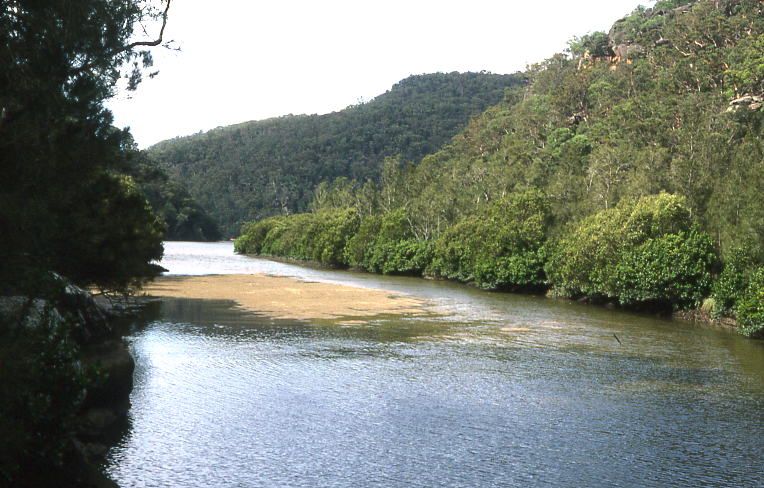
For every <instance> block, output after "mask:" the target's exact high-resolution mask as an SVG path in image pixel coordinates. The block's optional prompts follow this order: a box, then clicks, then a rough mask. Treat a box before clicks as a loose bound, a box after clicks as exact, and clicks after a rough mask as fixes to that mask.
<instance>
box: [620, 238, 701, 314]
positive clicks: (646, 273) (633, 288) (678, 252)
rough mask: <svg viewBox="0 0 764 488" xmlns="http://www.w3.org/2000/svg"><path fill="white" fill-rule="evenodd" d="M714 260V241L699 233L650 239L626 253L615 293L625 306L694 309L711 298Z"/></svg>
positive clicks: (621, 261) (622, 260) (621, 262)
mask: <svg viewBox="0 0 764 488" xmlns="http://www.w3.org/2000/svg"><path fill="white" fill-rule="evenodd" d="M715 260H716V256H715V254H714V248H713V244H712V243H711V239H710V238H709V237H708V236H707V235H706V234H703V233H699V232H697V231H696V230H691V231H689V232H680V233H677V234H667V235H664V236H662V237H659V238H657V239H649V240H648V241H647V242H645V243H644V244H641V245H639V246H637V247H635V248H632V249H629V250H627V251H625V252H624V254H623V257H622V259H621V260H620V262H619V263H618V265H617V266H616V270H615V271H616V288H615V292H616V294H617V296H618V300H619V302H620V303H621V304H622V305H632V304H637V303H670V304H674V305H677V306H679V307H683V308H684V307H691V306H695V305H697V304H699V303H701V302H702V301H703V299H704V298H705V297H706V296H707V295H708V292H709V290H710V286H711V272H710V270H711V266H712V265H713V263H714V262H715Z"/></svg>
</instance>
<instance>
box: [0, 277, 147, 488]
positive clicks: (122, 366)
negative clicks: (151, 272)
mask: <svg viewBox="0 0 764 488" xmlns="http://www.w3.org/2000/svg"><path fill="white" fill-rule="evenodd" d="M54 279H55V281H57V282H58V284H59V285H60V286H57V288H58V289H60V290H61V291H60V292H59V293H57V294H56V295H55V297H54V298H51V297H50V296H49V297H48V298H47V299H41V298H36V299H29V298H27V297H22V296H10V297H0V326H3V327H18V326H20V327H22V328H26V329H29V331H30V333H34V331H35V330H36V329H37V330H40V329H39V328H41V327H50V328H51V329H50V330H56V328H58V327H59V326H64V325H65V327H66V330H67V337H69V339H67V340H73V341H74V342H75V343H76V344H77V346H76V350H78V351H79V353H78V354H77V361H76V363H75V365H76V368H79V371H86V372H95V375H94V376H93V377H91V380H90V381H89V382H88V383H87V386H86V389H85V390H84V391H83V392H82V396H81V401H80V403H79V407H76V405H75V408H79V413H78V415H77V419H76V422H75V432H74V436H73V437H72V438H71V439H70V442H69V448H68V450H67V451H66V453H65V454H64V456H65V459H66V460H67V461H66V463H65V469H64V471H65V473H63V474H62V476H64V477H66V478H68V479H67V481H66V482H63V483H62V484H61V486H98V487H100V486H116V485H114V484H113V483H111V482H110V481H109V480H108V479H107V478H106V477H104V476H103V475H102V474H100V470H99V469H98V468H97V467H98V466H99V465H100V464H101V462H102V461H103V456H104V455H105V454H106V452H107V450H108V446H109V445H111V444H112V443H113V442H114V441H115V440H116V439H117V438H118V436H119V435H120V433H121V432H122V431H123V429H124V427H125V426H126V424H127V413H128V410H129V406H130V393H131V391H132V387H133V371H134V369H135V362H134V360H133V358H132V356H131V355H130V353H129V351H128V349H127V346H126V345H125V343H124V341H123V340H122V339H121V337H120V333H119V331H118V330H117V328H116V327H115V326H114V324H115V313H114V311H113V310H114V309H112V308H110V307H105V306H103V304H99V303H98V302H97V301H96V300H95V299H94V298H93V296H92V294H91V293H89V292H88V291H86V290H83V289H82V288H79V287H77V286H75V285H73V284H71V283H69V282H67V281H66V280H65V279H64V278H62V277H60V276H54ZM116 310H118V311H123V310H121V309H116ZM13 324H16V325H13ZM0 484H2V480H1V479H0Z"/></svg>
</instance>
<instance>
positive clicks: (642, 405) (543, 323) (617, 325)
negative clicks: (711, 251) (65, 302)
mask: <svg viewBox="0 0 764 488" xmlns="http://www.w3.org/2000/svg"><path fill="white" fill-rule="evenodd" d="M181 247H183V248H184V249H185V251H186V252H185V254H187V255H189V256H196V254H198V253H199V252H202V251H199V248H196V247H194V246H193V245H185V244H184V245H183V246H181ZM170 249H171V248H170ZM189 249H190V250H189ZM216 249H217V248H216ZM220 249H223V247H220ZM226 252H230V249H229V250H228V251H226ZM211 254H212V257H210V260H211V261H212V262H216V264H214V266H219V265H220V262H219V261H220V260H223V261H225V260H226V259H228V258H229V257H230V256H229V255H228V254H225V253H224V252H222V251H221V252H220V253H219V254H215V253H214V252H213V253H211ZM183 259H186V258H182V259H180V260H181V261H183ZM188 259H196V257H194V258H188ZM242 259H244V260H246V259H247V258H242ZM258 261H262V260H258ZM226 266H229V267H235V266H239V268H237V269H243V268H246V269H252V268H258V267H259V268H258V269H261V268H262V267H263V266H266V265H263V264H261V263H254V264H253V263H251V262H247V261H240V262H237V263H236V264H231V263H230V262H229V264H227V265H226ZM268 266H270V265H268ZM279 266H282V265H279ZM279 266H276V265H273V269H271V271H272V272H274V273H284V272H286V271H285V269H287V268H283V267H279ZM242 267H243V268H242ZM300 269H301V268H299V267H291V268H288V270H289V272H292V273H299V272H300V271H299V270H300ZM305 276H306V277H308V278H310V279H316V280H332V279H333V280H335V281H340V282H345V283H348V282H350V283H355V282H363V283H365V284H367V285H368V284H374V286H377V287H379V286H380V285H384V286H385V287H387V288H388V289H392V290H395V291H402V292H407V293H415V292H417V288H416V287H420V288H421V290H420V291H418V293H419V295H418V296H422V297H426V298H428V299H436V300H441V301H442V303H444V304H446V305H448V306H450V307H451V310H452V312H453V313H452V315H451V316H449V317H446V318H445V319H443V320H436V319H433V318H426V319H422V320H395V319H393V318H387V319H383V320H375V321H372V322H370V323H368V324H356V325H353V324H347V325H348V326H346V327H338V326H336V325H332V324H328V323H314V324H296V323H289V322H280V321H271V320H268V319H264V318H262V317H255V316H252V315H246V314H242V313H239V312H236V311H233V310H231V309H230V306H226V305H223V304H220V303H217V304H214V303H194V304H191V303H185V304H181V303H174V304H173V303H171V302H169V301H168V302H166V303H165V305H164V306H163V308H162V310H161V311H160V318H159V319H158V320H153V321H150V322H149V323H147V324H145V326H143V327H140V328H138V329H137V330H136V332H135V334H134V335H133V337H132V338H131V340H130V344H131V348H132V350H133V351H134V353H135V355H136V360H137V367H136V383H135V390H134V391H133V394H132V405H133V407H132V410H131V413H130V415H131V428H130V430H129V432H128V433H127V434H126V435H125V437H124V438H123V439H122V441H121V443H120V444H119V445H118V446H117V447H115V448H114V449H112V451H111V453H110V457H109V462H108V466H107V471H108V472H109V473H110V474H111V475H112V476H113V477H114V478H115V479H116V480H117V481H118V482H119V484H120V485H122V486H161V487H164V486H167V487H197V486H205V485H207V486H215V487H218V486H221V487H238V486H290V487H291V486H294V487H308V486H311V487H312V486H331V487H351V486H352V487H356V486H380V487H389V486H393V487H398V486H400V487H404V486H405V487H411V486H414V487H417V486H422V487H425V486H426V487H431V486H465V487H472V486H474V487H478V486H480V487H483V486H518V487H521V486H522V487H526V486H624V487H656V486H661V487H663V486H668V487H672V486H675V487H679V486H711V487H715V486H718V487H760V486H764V479H762V474H761V470H760V469H758V466H759V465H760V455H761V452H762V451H764V445H763V444H762V442H763V441H762V439H764V422H762V417H761V412H762V411H763V410H762V407H764V379H762V375H763V374H764V360H763V359H762V357H763V356H762V355H764V348H762V347H760V346H758V345H755V344H753V345H752V343H751V342H750V341H745V340H743V339H741V338H737V337H735V336H730V335H725V334H723V333H720V332H717V331H708V330H703V329H691V328H685V327H683V326H682V325H681V324H677V323H673V322H669V321H663V320H658V319H654V318H651V317H641V316H635V315H629V314H623V313H620V312H614V311H606V310H600V309H596V308H591V307H588V308H587V307H581V306H578V305H576V304H567V303H558V302H553V301H548V300H543V299H537V298H534V297H511V296H503V295H500V294H485V293H481V292H478V291H475V290H470V289H466V288H464V287H454V286H452V285H449V284H442V283H429V282H422V281H412V280H406V279H404V280H399V279H396V278H394V279H390V280H388V279H386V278H380V277H372V278H365V277H357V276H356V275H353V274H348V273H337V274H334V273H332V272H327V271H320V270H309V271H307V272H305ZM483 307H484V309H485V310H490V311H491V313H490V315H485V316H483V315H482V314H481V310H483ZM613 334H616V335H617V336H618V337H619V339H620V341H621V344H619V343H618V342H617V341H616V340H615V339H614V338H613Z"/></svg>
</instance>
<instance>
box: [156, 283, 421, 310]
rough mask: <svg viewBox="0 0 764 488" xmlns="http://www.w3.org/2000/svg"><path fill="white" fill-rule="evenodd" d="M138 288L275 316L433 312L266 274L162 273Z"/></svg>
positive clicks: (408, 302)
mask: <svg viewBox="0 0 764 488" xmlns="http://www.w3.org/2000/svg"><path fill="white" fill-rule="evenodd" d="M142 291H143V293H144V294H145V295H147V296H150V297H156V298H188V299H203V300H204V299H206V300H232V301H233V302H235V303H236V305H237V306H238V307H239V308H241V309H243V310H246V311H249V312H254V313H258V314H262V315H266V316H268V317H271V318H273V319H287V320H302V321H306V320H340V319H351V320H358V319H370V318H374V317H378V316H382V315H404V316H424V315H428V314H431V313H432V310H430V309H429V304H428V303H427V302H426V301H425V300H422V299H419V298H414V297H411V296H409V295H405V294H403V293H398V292H393V291H389V290H382V289H375V288H361V287H355V286H349V285H341V284H334V283H323V282H314V281H303V280H299V279H297V278H291V277H282V276H270V275H264V274H249V275H202V276H166V277H160V278H157V279H156V280H155V281H154V282H152V283H150V284H148V285H146V286H145V287H144V288H143V290H142Z"/></svg>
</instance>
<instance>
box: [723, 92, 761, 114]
mask: <svg viewBox="0 0 764 488" xmlns="http://www.w3.org/2000/svg"><path fill="white" fill-rule="evenodd" d="M763 106H764V97H762V96H757V95H743V96H742V97H739V98H736V99H734V100H732V101H731V102H730V105H729V108H728V109H727V111H728V112H735V111H737V110H740V109H748V110H759V109H760V108H761V107H763Z"/></svg>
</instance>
